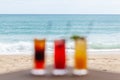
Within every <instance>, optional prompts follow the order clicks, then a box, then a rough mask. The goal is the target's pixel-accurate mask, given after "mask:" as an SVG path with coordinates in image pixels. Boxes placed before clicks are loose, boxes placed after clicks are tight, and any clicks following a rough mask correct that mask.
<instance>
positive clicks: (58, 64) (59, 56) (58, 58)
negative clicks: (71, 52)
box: [54, 40, 66, 75]
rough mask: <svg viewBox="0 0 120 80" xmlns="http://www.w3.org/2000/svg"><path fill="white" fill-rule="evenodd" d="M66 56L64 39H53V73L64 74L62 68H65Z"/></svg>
mask: <svg viewBox="0 0 120 80" xmlns="http://www.w3.org/2000/svg"><path fill="white" fill-rule="evenodd" d="M65 61H66V57H65V40H55V54H54V68H55V70H57V71H54V74H57V73H58V75H59V73H60V75H62V74H65V71H64V69H65V68H66V63H65ZM61 70H62V71H61Z"/></svg>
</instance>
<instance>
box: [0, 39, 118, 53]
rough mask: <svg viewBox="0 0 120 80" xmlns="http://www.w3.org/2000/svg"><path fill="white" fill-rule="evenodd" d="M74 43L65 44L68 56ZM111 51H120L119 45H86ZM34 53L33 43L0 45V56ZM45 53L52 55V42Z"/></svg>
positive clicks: (48, 44)
mask: <svg viewBox="0 0 120 80" xmlns="http://www.w3.org/2000/svg"><path fill="white" fill-rule="evenodd" d="M74 48H75V45H74V42H73V41H68V42H66V52H67V53H68V54H72V53H74ZM113 49H120V44H109V45H108V44H95V43H94V44H88V50H94V51H96V50H113ZM33 53H34V43H33V42H29V41H28V42H26V41H19V42H12V43H0V54H6V55H11V54H16V55H17V54H27V55H31V54H33ZM46 53H48V54H52V53H54V42H47V43H46Z"/></svg>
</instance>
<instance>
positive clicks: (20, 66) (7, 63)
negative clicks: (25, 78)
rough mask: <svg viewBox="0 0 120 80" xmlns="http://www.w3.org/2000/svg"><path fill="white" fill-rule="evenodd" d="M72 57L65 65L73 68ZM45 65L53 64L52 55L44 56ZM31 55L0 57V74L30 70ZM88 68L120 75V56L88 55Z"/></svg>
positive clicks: (69, 57) (68, 57)
mask: <svg viewBox="0 0 120 80" xmlns="http://www.w3.org/2000/svg"><path fill="white" fill-rule="evenodd" d="M72 57H73V55H68V56H67V65H68V66H73V64H74V63H73V58H72ZM46 58H47V59H46V63H47V65H49V64H53V55H47V56H46ZM32 60H33V57H32V56H31V55H0V74H3V73H8V72H15V71H19V70H25V69H31V68H32V64H33V61H32ZM88 68H89V69H95V70H100V71H107V72H114V73H120V54H114V53H113V54H89V55H88Z"/></svg>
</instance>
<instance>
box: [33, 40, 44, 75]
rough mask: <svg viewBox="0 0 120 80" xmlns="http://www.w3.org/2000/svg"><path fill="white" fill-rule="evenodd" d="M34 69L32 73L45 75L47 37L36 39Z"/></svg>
mask: <svg viewBox="0 0 120 80" xmlns="http://www.w3.org/2000/svg"><path fill="white" fill-rule="evenodd" d="M34 50H35V54H34V69H33V70H32V73H33V74H34V75H44V74H45V39H43V40H38V39H35V40H34Z"/></svg>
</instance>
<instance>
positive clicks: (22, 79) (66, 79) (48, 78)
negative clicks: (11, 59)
mask: <svg viewBox="0 0 120 80" xmlns="http://www.w3.org/2000/svg"><path fill="white" fill-rule="evenodd" d="M48 68H49V69H48V74H46V75H45V76H33V75H31V74H30V71H31V70H30V69H29V70H23V71H17V72H12V73H6V74H1V75H0V80H120V74H119V73H109V72H103V71H96V70H88V72H89V73H88V75H85V76H74V75H72V70H73V69H72V68H67V69H68V71H69V72H68V74H67V75H65V76H54V75H52V74H51V72H52V69H51V68H50V67H48Z"/></svg>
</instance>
